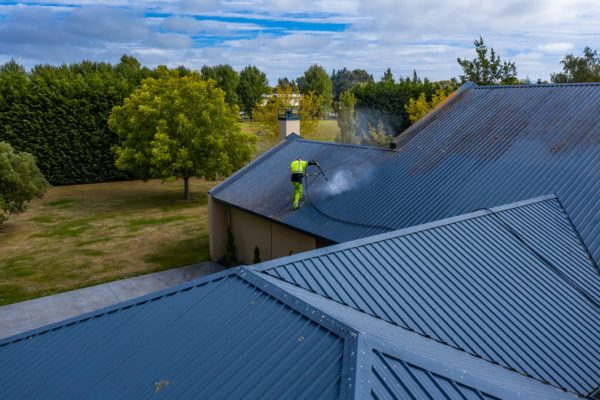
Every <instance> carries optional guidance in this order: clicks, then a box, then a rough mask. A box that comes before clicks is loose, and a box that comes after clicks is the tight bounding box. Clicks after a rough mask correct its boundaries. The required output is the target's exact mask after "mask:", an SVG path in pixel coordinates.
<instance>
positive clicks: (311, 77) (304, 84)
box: [298, 64, 333, 116]
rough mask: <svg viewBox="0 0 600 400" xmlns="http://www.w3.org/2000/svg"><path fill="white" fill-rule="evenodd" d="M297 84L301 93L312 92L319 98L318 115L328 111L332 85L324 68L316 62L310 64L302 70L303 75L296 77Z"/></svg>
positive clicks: (331, 98)
mask: <svg viewBox="0 0 600 400" xmlns="http://www.w3.org/2000/svg"><path fill="white" fill-rule="evenodd" d="M298 85H299V86H300V92H301V93H302V94H303V95H305V94H309V93H311V92H312V93H314V94H315V95H316V96H318V97H320V98H321V107H320V116H323V115H326V114H327V113H329V112H330V110H331V103H332V101H333V85H332V83H331V78H330V77H329V74H328V73H327V71H325V68H323V67H321V66H320V65H318V64H315V65H312V66H310V67H309V68H308V69H307V70H306V71H305V72H304V76H303V77H302V78H301V79H298Z"/></svg>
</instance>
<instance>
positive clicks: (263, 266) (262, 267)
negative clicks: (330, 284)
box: [252, 194, 557, 272]
mask: <svg viewBox="0 0 600 400" xmlns="http://www.w3.org/2000/svg"><path fill="white" fill-rule="evenodd" d="M556 198H557V197H556V195H555V194H549V195H544V196H539V197H534V198H532V199H527V200H521V201H517V202H514V203H508V204H504V205H501V206H496V207H490V208H489V209H478V210H474V211H471V212H469V213H465V214H460V215H456V216H454V217H449V218H443V219H440V220H436V221H432V222H426V223H424V224H419V225H414V226H409V227H406V228H399V229H397V230H394V231H391V232H384V233H380V234H377V235H373V236H368V237H366V238H360V239H356V240H351V241H348V242H343V243H339V244H334V245H332V246H327V247H324V248H321V249H315V250H310V251H305V252H302V253H298V254H296V255H292V256H288V257H286V258H287V259H290V261H289V262H288V263H287V264H291V263H293V262H296V261H299V260H307V259H310V258H314V257H320V256H322V255H324V254H332V253H337V252H339V251H343V250H347V249H350V248H355V247H362V246H365V245H367V244H371V243H376V242H381V241H384V240H389V239H394V238H398V237H402V236H408V235H412V234H414V233H418V232H425V231H428V230H431V229H436V228H439V227H442V226H447V225H452V224H455V223H458V222H463V221H468V220H470V219H475V218H480V217H484V216H489V215H490V212H489V211H488V210H491V211H493V212H502V211H506V210H513V209H516V208H520V207H526V206H528V205H531V204H536V203H541V202H544V201H548V200H553V199H556ZM280 265H281V260H280V259H274V260H269V261H265V262H263V263H260V264H254V265H253V266H252V269H253V270H256V271H261V272H262V271H266V270H268V269H271V268H275V267H277V266H280Z"/></svg>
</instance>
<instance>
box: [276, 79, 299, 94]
mask: <svg viewBox="0 0 600 400" xmlns="http://www.w3.org/2000/svg"><path fill="white" fill-rule="evenodd" d="M277 87H280V88H284V89H286V88H287V87H291V88H292V91H293V92H299V91H300V89H299V88H298V83H296V81H295V80H294V79H292V80H291V81H290V80H289V79H288V78H279V79H277Z"/></svg>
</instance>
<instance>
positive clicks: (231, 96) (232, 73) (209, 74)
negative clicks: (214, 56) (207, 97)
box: [200, 64, 240, 107]
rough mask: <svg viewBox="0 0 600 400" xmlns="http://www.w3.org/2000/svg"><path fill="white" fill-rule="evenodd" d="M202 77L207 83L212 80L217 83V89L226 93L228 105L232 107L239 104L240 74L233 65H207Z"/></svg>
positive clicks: (203, 69)
mask: <svg viewBox="0 0 600 400" xmlns="http://www.w3.org/2000/svg"><path fill="white" fill-rule="evenodd" d="M200 75H201V76H202V79H204V80H205V81H207V80H209V79H212V80H214V81H215V82H216V83H217V87H219V88H221V89H222V90H223V91H224V92H225V101H226V102H227V104H229V105H230V106H232V107H233V106H236V105H237V104H238V95H237V89H238V85H239V83H240V74H238V73H237V71H236V70H234V69H233V68H232V67H231V65H227V64H220V65H216V66H214V67H209V66H207V65H205V66H203V67H202V70H201V71H200Z"/></svg>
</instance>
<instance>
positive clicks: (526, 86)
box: [474, 82, 600, 90]
mask: <svg viewBox="0 0 600 400" xmlns="http://www.w3.org/2000/svg"><path fill="white" fill-rule="evenodd" d="M569 86H600V82H569V83H541V84H539V85H538V84H537V83H527V84H523V85H488V86H476V87H475V88H474V89H478V90H480V89H483V90H485V89H536V88H549V87H569Z"/></svg>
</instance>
